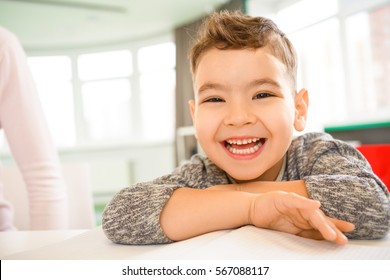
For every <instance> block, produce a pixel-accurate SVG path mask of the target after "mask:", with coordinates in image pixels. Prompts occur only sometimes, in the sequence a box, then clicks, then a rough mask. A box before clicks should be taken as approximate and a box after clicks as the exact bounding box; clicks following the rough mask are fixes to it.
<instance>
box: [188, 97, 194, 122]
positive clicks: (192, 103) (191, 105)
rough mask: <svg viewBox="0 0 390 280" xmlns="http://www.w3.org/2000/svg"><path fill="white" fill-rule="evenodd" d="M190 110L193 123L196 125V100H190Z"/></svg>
mask: <svg viewBox="0 0 390 280" xmlns="http://www.w3.org/2000/svg"><path fill="white" fill-rule="evenodd" d="M188 108H189V109H190V113H191V118H192V123H194V124H195V100H194V99H190V100H189V101H188Z"/></svg>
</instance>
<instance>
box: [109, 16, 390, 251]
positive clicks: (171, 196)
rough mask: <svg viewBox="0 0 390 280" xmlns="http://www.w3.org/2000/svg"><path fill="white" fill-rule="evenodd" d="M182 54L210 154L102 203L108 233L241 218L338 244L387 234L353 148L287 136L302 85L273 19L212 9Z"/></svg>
mask: <svg viewBox="0 0 390 280" xmlns="http://www.w3.org/2000/svg"><path fill="white" fill-rule="evenodd" d="M190 61H191V70H192V77H193V84H194V91H195V100H191V101H190V102H189V106H190V111H191V114H192V119H193V122H194V126H195V129H196V136H197V139H198V141H199V143H200V145H201V147H202V148H203V150H204V152H205V154H206V155H207V157H203V156H200V155H195V156H194V157H193V158H192V159H191V161H190V162H188V163H186V164H184V165H183V166H181V167H179V168H177V169H176V170H174V171H173V172H172V174H170V175H167V176H163V177H161V178H158V179H156V180H153V181H152V182H146V183H139V184H136V185H135V186H133V187H130V188H125V189H123V190H121V191H120V192H119V193H118V194H117V195H116V196H115V197H114V198H113V199H112V201H111V202H110V203H109V204H108V205H107V207H106V209H105V211H104V213H103V230H104V232H105V234H106V235H107V237H108V238H109V239H111V240H112V241H114V242H117V243H123V244H154V243H168V242H172V241H178V240H183V239H187V238H191V237H194V236H197V235H200V234H203V233H207V232H211V231H215V230H221V229H231V228H237V227H240V226H243V225H247V224H251V225H254V226H257V227H261V228H269V229H273V230H279V231H284V232H288V233H292V234H296V235H299V236H303V237H307V238H313V239H325V240H329V241H331V242H334V243H336V244H345V243H346V242H347V237H349V238H357V239H372V238H381V237H383V236H385V235H386V234H387V232H388V230H389V221H390V203H389V193H388V191H387V188H386V186H385V185H384V184H383V183H382V182H381V181H380V180H379V179H378V177H377V176H375V175H374V174H373V173H372V170H371V168H370V166H369V165H368V163H367V161H366V160H365V159H364V158H363V157H362V156H361V154H360V153H359V152H357V151H356V150H355V149H354V148H353V147H350V146H348V145H347V144H345V143H343V142H340V141H336V140H334V139H332V138H331V137H330V136H329V135H326V134H322V133H309V134H306V135H303V136H300V137H298V138H296V139H293V130H294V128H295V129H296V130H297V131H302V130H303V129H304V127H305V121H306V114H307V106H308V93H307V91H306V90H305V89H302V90H300V91H299V92H296V89H295V87H296V72H297V71H296V68H297V66H296V65H297V62H296V54H295V51H294V49H293V46H292V45H291V43H290V41H289V40H288V39H287V38H286V37H285V35H284V34H283V33H282V32H281V31H280V30H279V29H278V28H277V27H276V26H275V24H274V23H273V22H272V21H270V20H268V19H265V18H253V17H249V16H245V15H242V14H241V13H238V12H236V13H229V12H221V13H214V14H213V15H211V16H210V17H209V18H208V19H207V20H206V22H205V23H204V26H203V29H202V30H201V32H200V33H199V37H198V40H197V41H196V42H195V44H194V46H193V48H192V49H191V51H190ZM344 233H345V235H344ZM346 236H347V237H346Z"/></svg>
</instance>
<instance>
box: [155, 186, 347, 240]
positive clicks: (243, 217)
mask: <svg viewBox="0 0 390 280" xmlns="http://www.w3.org/2000/svg"><path fill="white" fill-rule="evenodd" d="M307 197H308V194H307V192H306V187H305V183H304V181H302V180H299V181H289V182H252V183H246V184H242V185H219V186H214V187H210V188H208V189H205V190H199V189H190V188H179V189H177V190H175V191H174V193H173V195H172V196H171V198H170V199H169V200H168V202H167V204H166V205H165V207H164V209H163V211H162V213H161V216H160V224H161V227H162V229H163V231H164V233H165V234H166V235H167V236H168V238H170V239H172V240H184V239H187V238H191V237H194V236H197V235H200V234H204V233H207V232H211V231H215V230H221V229H232V228H237V227H240V226H244V225H254V226H256V227H259V228H268V229H272V230H278V231H283V232H288V233H291V234H296V235H299V236H302V237H306V238H312V239H325V240H328V241H331V242H334V243H336V244H345V243H347V242H348V239H347V238H346V237H345V236H344V234H343V232H349V231H352V230H353V229H354V225H353V224H351V223H348V222H346V221H341V220H337V219H333V218H330V217H327V216H326V215H325V214H324V213H323V212H322V211H321V210H320V203H319V202H318V201H315V200H311V199H309V198H307Z"/></svg>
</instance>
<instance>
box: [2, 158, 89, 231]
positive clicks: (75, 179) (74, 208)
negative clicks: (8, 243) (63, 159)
mask: <svg viewBox="0 0 390 280" xmlns="http://www.w3.org/2000/svg"><path fill="white" fill-rule="evenodd" d="M62 174H63V177H64V181H65V183H66V185H67V188H68V189H67V195H68V206H69V207H68V208H69V229H90V228H92V227H94V226H95V213H94V208H93V196H92V188H91V183H90V173H89V167H88V165H87V164H65V165H62ZM0 180H1V181H2V183H3V188H4V196H5V198H6V199H7V200H8V201H9V202H10V203H11V204H12V206H13V209H14V225H15V226H16V228H18V229H19V230H29V229H30V217H29V213H28V211H29V208H28V197H27V189H26V187H25V185H24V181H23V178H22V175H21V174H20V172H19V169H17V167H2V168H0ZM7 186H10V187H7Z"/></svg>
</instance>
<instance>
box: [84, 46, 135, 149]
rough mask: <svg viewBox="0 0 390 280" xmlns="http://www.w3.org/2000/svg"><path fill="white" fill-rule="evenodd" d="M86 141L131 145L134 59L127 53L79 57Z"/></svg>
mask: <svg viewBox="0 0 390 280" xmlns="http://www.w3.org/2000/svg"><path fill="white" fill-rule="evenodd" d="M77 65H78V74H79V78H80V80H81V81H82V82H83V83H82V86H81V95H82V111H83V120H84V123H85V133H86V138H87V139H88V140H89V141H92V142H99V143H102V142H103V143H104V142H120V141H126V140H127V141H129V139H130V138H131V136H132V116H131V85H130V80H129V78H130V75H131V74H132V72H133V65H132V56H131V53H130V51H128V50H120V51H112V52H102V53H93V54H83V55H80V56H79V57H78V63H77Z"/></svg>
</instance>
